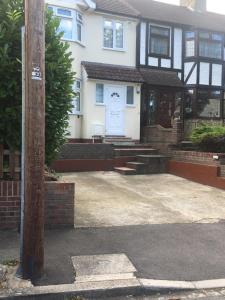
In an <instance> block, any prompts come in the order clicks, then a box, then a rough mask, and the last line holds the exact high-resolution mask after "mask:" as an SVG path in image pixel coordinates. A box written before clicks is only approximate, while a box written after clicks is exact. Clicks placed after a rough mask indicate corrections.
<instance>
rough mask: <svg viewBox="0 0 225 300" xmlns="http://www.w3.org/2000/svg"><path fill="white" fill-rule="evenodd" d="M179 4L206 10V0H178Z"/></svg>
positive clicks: (202, 10)
mask: <svg viewBox="0 0 225 300" xmlns="http://www.w3.org/2000/svg"><path fill="white" fill-rule="evenodd" d="M180 5H181V6H186V7H189V8H192V9H194V10H197V11H201V12H204V11H206V10H207V7H206V0H180Z"/></svg>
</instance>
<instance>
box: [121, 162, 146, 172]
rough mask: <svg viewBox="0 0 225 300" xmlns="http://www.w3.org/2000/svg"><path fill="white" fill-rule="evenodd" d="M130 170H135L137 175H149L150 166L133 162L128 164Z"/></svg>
mask: <svg viewBox="0 0 225 300" xmlns="http://www.w3.org/2000/svg"><path fill="white" fill-rule="evenodd" d="M126 165H127V167H128V168H131V169H135V170H136V173H137V174H147V173H148V165H147V164H144V163H141V162H137V161H132V162H128V163H127V164H126Z"/></svg>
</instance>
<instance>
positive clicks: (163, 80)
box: [139, 68, 184, 88]
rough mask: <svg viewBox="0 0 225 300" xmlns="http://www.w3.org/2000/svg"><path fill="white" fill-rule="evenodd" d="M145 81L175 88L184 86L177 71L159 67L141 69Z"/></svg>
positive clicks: (153, 84)
mask: <svg viewBox="0 0 225 300" xmlns="http://www.w3.org/2000/svg"><path fill="white" fill-rule="evenodd" d="M139 71H140V74H141V76H142V78H143V79H144V83H146V84H149V85H152V86H165V87H173V88H183V87H184V85H183V83H182V81H181V80H180V78H179V77H178V76H177V74H176V72H172V71H164V70H157V69H147V68H146V69H144V68H141V69H139Z"/></svg>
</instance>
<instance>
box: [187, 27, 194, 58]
mask: <svg viewBox="0 0 225 300" xmlns="http://www.w3.org/2000/svg"><path fill="white" fill-rule="evenodd" d="M185 56H186V57H192V56H195V32H194V31H187V32H185Z"/></svg>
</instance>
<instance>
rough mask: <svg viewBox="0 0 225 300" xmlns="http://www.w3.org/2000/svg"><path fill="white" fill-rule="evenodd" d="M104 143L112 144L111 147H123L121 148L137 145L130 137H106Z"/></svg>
mask: <svg viewBox="0 0 225 300" xmlns="http://www.w3.org/2000/svg"><path fill="white" fill-rule="evenodd" d="M103 143H105V144H111V145H119V146H120V145H121V146H129V145H135V141H133V140H132V138H130V137H123V136H112V137H110V136H106V137H105V138H104V139H103Z"/></svg>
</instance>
